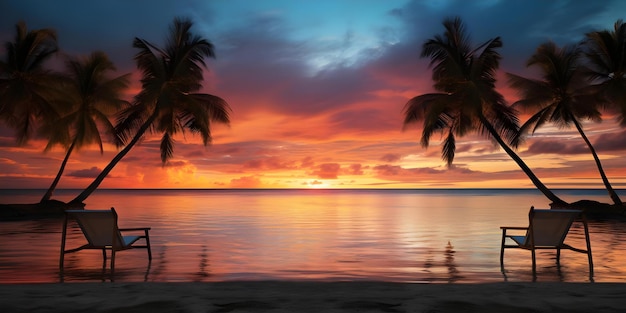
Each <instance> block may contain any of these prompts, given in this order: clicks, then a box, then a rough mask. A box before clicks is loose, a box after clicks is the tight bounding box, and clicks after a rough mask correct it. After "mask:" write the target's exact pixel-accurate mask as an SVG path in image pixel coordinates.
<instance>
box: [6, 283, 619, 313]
mask: <svg viewBox="0 0 626 313" xmlns="http://www.w3.org/2000/svg"><path fill="white" fill-rule="evenodd" d="M624 294H626V284H623V283H559V282H545V283H541V282H535V283H520V282H501V283H478V284H420V283H415V284H412V283H390V282H375V281H359V282H318V281H229V282H215V283H200V282H180V283H176V282H169V283H162V282H144V283H116V282H114V283H107V282H104V283H46V284H0V299H1V300H0V311H2V312H623V310H624V308H626V297H624Z"/></svg>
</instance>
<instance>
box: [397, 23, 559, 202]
mask: <svg viewBox="0 0 626 313" xmlns="http://www.w3.org/2000/svg"><path fill="white" fill-rule="evenodd" d="M443 25H444V27H445V32H444V34H443V35H436V36H435V37H434V38H432V39H429V40H427V41H426V42H425V43H424V45H423V46H422V53H421V56H422V57H428V58H430V60H431V62H430V66H431V67H432V69H433V70H432V80H433V82H434V85H433V87H434V89H435V90H436V91H437V92H436V93H428V94H423V95H420V96H417V97H414V98H412V99H410V100H409V101H408V102H407V103H406V105H405V108H404V114H405V119H404V125H405V127H406V126H407V125H410V124H414V123H418V122H421V121H423V129H422V136H421V140H420V142H421V144H422V146H424V147H428V145H429V142H430V138H431V137H432V136H433V135H434V134H435V133H440V134H443V135H444V136H445V139H444V140H443V144H442V158H443V159H444V160H445V161H446V162H447V163H448V165H451V164H452V162H453V160H454V155H455V149H456V138H457V137H463V136H465V135H468V134H470V133H478V134H480V135H483V136H486V137H487V138H489V139H490V140H492V141H494V142H495V143H497V144H498V145H500V147H502V149H503V150H504V151H505V152H506V153H507V154H508V155H509V156H510V157H511V158H512V159H513V160H514V161H515V162H516V163H517V164H518V165H519V166H520V168H521V169H522V170H523V171H524V173H525V174H526V175H527V176H528V177H529V178H530V180H531V181H532V183H533V184H534V185H535V186H536V187H537V188H538V189H539V190H540V191H541V192H542V193H543V194H544V195H545V196H546V197H547V198H549V199H550V200H551V201H553V202H555V203H559V204H563V203H565V202H564V201H563V200H561V199H560V198H559V197H557V196H556V195H555V194H554V193H552V191H550V190H549V189H548V188H547V187H546V186H545V185H544V184H543V183H542V182H541V181H540V180H539V178H537V176H535V174H534V173H533V172H532V171H531V170H530V168H529V167H528V166H527V165H526V164H525V163H524V162H523V160H522V159H521V158H520V157H519V156H518V155H517V154H516V153H515V152H514V151H513V150H512V148H510V147H509V144H511V143H512V144H514V145H515V144H516V143H515V139H516V134H517V132H518V130H519V126H518V119H517V115H516V114H517V112H516V111H515V110H513V109H512V108H511V107H509V106H508V105H507V103H506V101H505V100H504V97H503V96H502V95H501V94H500V93H498V92H497V90H496V88H495V82H496V72H497V70H498V67H499V62H500V58H501V57H500V54H499V53H498V51H497V50H498V48H500V47H502V41H501V40H500V38H499V37H496V38H493V39H490V40H487V41H486V42H484V43H483V44H481V45H479V46H477V47H473V46H472V44H471V42H470V39H469V36H468V35H467V34H466V31H465V27H464V25H463V23H462V22H461V19H460V18H454V19H446V20H445V21H444V22H443Z"/></svg>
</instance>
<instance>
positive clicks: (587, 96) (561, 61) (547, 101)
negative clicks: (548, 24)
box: [507, 42, 622, 204]
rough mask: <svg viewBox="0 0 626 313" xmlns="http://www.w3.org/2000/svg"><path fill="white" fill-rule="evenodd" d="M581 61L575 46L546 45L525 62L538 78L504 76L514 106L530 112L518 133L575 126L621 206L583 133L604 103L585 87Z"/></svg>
mask: <svg viewBox="0 0 626 313" xmlns="http://www.w3.org/2000/svg"><path fill="white" fill-rule="evenodd" d="M580 61H581V50H580V48H579V46H578V45H570V46H565V47H563V48H559V47H557V46H556V44H554V43H553V42H547V43H544V44H542V45H540V46H539V47H538V48H537V51H536V52H535V53H534V54H533V55H532V56H531V57H530V59H528V61H527V62H526V66H528V67H531V66H534V67H538V68H539V69H540V73H541V79H530V78H524V77H521V76H518V75H514V74H510V73H507V76H508V79H509V83H510V85H511V87H513V88H515V89H517V90H518V92H519V94H520V96H521V99H520V100H519V101H517V102H515V103H514V104H513V106H514V107H520V108H522V109H524V110H526V111H530V112H532V113H533V115H532V116H531V117H530V118H529V119H528V121H526V123H524V125H522V127H521V129H520V134H521V135H523V134H525V133H527V132H531V133H534V132H535V131H536V130H537V129H538V128H539V127H541V126H543V125H545V124H546V123H552V124H555V125H556V126H558V127H560V128H568V127H571V126H572V125H573V126H575V127H576V130H577V131H578V133H579V134H580V136H581V137H582V139H583V140H584V141H585V144H586V145H587V147H588V148H589V150H590V151H591V154H592V156H593V158H594V161H595V163H596V166H597V168H598V172H599V173H600V176H601V178H602V181H603V183H604V185H605V187H606V189H607V191H608V193H609V195H610V197H611V199H612V200H613V202H615V204H621V203H622V201H621V200H620V198H619V196H618V195H617V193H616V192H615V191H614V190H613V188H612V187H611V184H610V183H609V180H608V178H607V176H606V174H605V172H604V169H603V168H602V163H601V162H600V158H599V157H598V154H597V153H596V150H595V148H594V147H593V145H592V144H591V142H590V141H589V139H588V138H587V136H586V135H585V132H584V131H583V124H582V122H583V121H584V120H591V121H596V122H599V121H601V120H602V114H601V113H600V110H599V108H600V107H601V106H602V105H603V103H604V102H603V101H602V100H598V99H597V97H596V96H595V94H594V93H592V92H591V90H590V89H589V88H588V83H587V80H586V79H585V78H584V77H583V75H582V73H583V72H582V71H581V69H582V66H581V62H580Z"/></svg>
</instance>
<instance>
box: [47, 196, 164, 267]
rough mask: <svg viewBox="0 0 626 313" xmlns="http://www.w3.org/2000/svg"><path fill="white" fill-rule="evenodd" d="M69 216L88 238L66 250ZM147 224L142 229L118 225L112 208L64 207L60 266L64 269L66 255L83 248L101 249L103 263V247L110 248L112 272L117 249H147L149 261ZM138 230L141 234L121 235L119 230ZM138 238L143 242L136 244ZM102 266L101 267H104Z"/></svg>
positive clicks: (105, 256)
mask: <svg viewBox="0 0 626 313" xmlns="http://www.w3.org/2000/svg"><path fill="white" fill-rule="evenodd" d="M70 219H73V220H76V222H77V223H78V225H79V226H80V229H81V230H82V232H83V235H84V236H85V239H87V244H85V245H83V246H80V247H78V248H74V249H69V250H66V249H65V241H66V235H67V224H68V221H69V220H70ZM149 230H150V227H142V228H118V227H117V213H116V212H115V209H114V208H111V210H66V211H65V221H64V222H63V234H62V238H61V259H60V262H59V269H60V270H61V271H63V261H64V259H65V254H67V253H73V252H77V251H81V250H85V249H98V250H102V257H103V264H104V265H106V259H107V254H106V250H111V272H113V271H114V269H115V254H116V252H118V251H122V250H128V249H134V248H144V249H147V250H148V260H149V261H151V260H152V250H151V249H150V235H149ZM130 231H138V232H143V234H141V235H135V236H124V235H122V232H130ZM139 239H144V240H145V245H135V242H137V241H138V240H139ZM103 268H104V267H103Z"/></svg>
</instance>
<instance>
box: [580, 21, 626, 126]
mask: <svg viewBox="0 0 626 313" xmlns="http://www.w3.org/2000/svg"><path fill="white" fill-rule="evenodd" d="M584 47H585V48H587V51H586V56H587V58H586V61H587V66H588V67H589V71H588V72H587V74H588V76H589V78H590V80H591V81H593V82H598V84H597V85H596V86H595V87H596V88H597V89H598V91H599V93H600V95H601V96H603V97H604V98H606V99H607V100H609V102H610V104H612V105H613V106H614V107H615V108H616V109H617V110H618V111H620V113H621V115H620V116H619V117H620V120H621V124H622V126H626V24H624V22H623V21H622V20H621V19H620V20H617V22H615V25H614V28H613V30H602V31H594V32H589V33H587V34H586V40H585V41H584Z"/></svg>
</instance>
